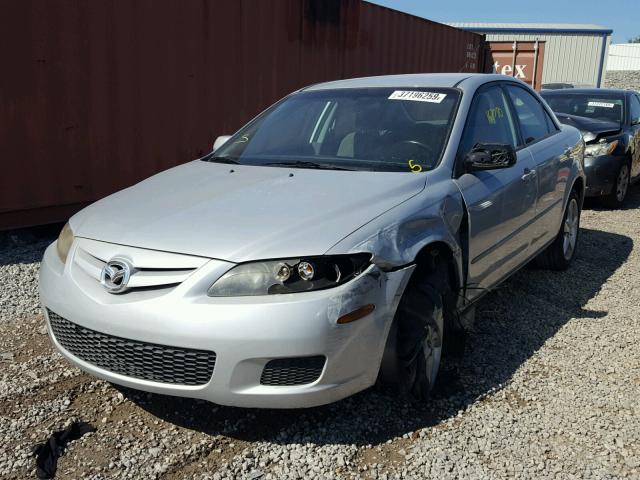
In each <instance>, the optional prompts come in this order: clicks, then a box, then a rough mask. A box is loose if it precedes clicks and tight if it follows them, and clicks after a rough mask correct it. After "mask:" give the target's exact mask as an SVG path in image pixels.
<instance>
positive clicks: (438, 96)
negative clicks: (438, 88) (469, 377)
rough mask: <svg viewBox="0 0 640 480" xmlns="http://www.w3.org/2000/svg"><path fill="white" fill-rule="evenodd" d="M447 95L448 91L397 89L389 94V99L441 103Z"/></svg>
mask: <svg viewBox="0 0 640 480" xmlns="http://www.w3.org/2000/svg"><path fill="white" fill-rule="evenodd" d="M446 96H447V94H446V93H437V92H421V91H419V90H396V91H395V92H393V93H392V94H391V95H389V100H412V101H414V102H431V103H440V102H442V100H444V98H445V97H446Z"/></svg>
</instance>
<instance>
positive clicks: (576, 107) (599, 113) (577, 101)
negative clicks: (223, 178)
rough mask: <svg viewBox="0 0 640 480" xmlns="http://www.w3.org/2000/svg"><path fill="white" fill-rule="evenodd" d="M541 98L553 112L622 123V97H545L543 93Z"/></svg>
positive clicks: (572, 94) (568, 94) (587, 95)
mask: <svg viewBox="0 0 640 480" xmlns="http://www.w3.org/2000/svg"><path fill="white" fill-rule="evenodd" d="M542 96H543V97H544V99H545V100H546V101H547V103H548V104H549V106H550V107H551V110H553V111H554V112H559V113H568V114H569V115H578V116H580V117H587V118H593V119H595V120H604V121H607V122H616V123H622V119H623V112H624V107H623V100H622V96H612V95H602V94H599V95H592V94H586V93H567V94H558V93H554V94H552V95H545V94H544V92H542Z"/></svg>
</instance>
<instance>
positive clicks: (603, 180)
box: [584, 155, 625, 197]
mask: <svg viewBox="0 0 640 480" xmlns="http://www.w3.org/2000/svg"><path fill="white" fill-rule="evenodd" d="M624 160H625V157H623V156H618V155H603V156H600V157H585V160H584V171H585V173H586V175H587V188H586V196H588V197H596V196H601V195H608V194H609V193H611V191H612V190H613V187H614V185H615V183H616V176H617V175H618V169H619V168H620V165H621V164H622V162H623V161H624Z"/></svg>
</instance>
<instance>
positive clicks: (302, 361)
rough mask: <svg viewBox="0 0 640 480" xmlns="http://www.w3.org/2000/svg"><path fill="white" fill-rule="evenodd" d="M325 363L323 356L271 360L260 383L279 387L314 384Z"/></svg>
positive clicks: (263, 372)
mask: <svg viewBox="0 0 640 480" xmlns="http://www.w3.org/2000/svg"><path fill="white" fill-rule="evenodd" d="M324 362H325V358H324V357H323V356H317V357H297V358H277V359H275V360H269V362H267V364H266V365H265V367H264V370H262V375H261V376H260V383H261V384H262V385H277V386H290V385H304V384H306V383H313V382H315V381H316V380H317V379H318V378H319V377H320V374H321V373H322V369H323V368H324Z"/></svg>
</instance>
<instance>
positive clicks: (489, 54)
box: [484, 41, 545, 91]
mask: <svg viewBox="0 0 640 480" xmlns="http://www.w3.org/2000/svg"><path fill="white" fill-rule="evenodd" d="M544 45H545V42H539V41H535V42H519V41H513V42H487V43H486V45H485V60H484V62H485V63H484V64H485V72H487V73H500V74H502V75H508V76H510V77H516V78H519V79H520V80H522V81H524V82H527V83H528V84H529V85H531V86H532V87H533V88H535V89H536V90H538V91H540V88H541V86H542V71H543V68H544Z"/></svg>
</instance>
